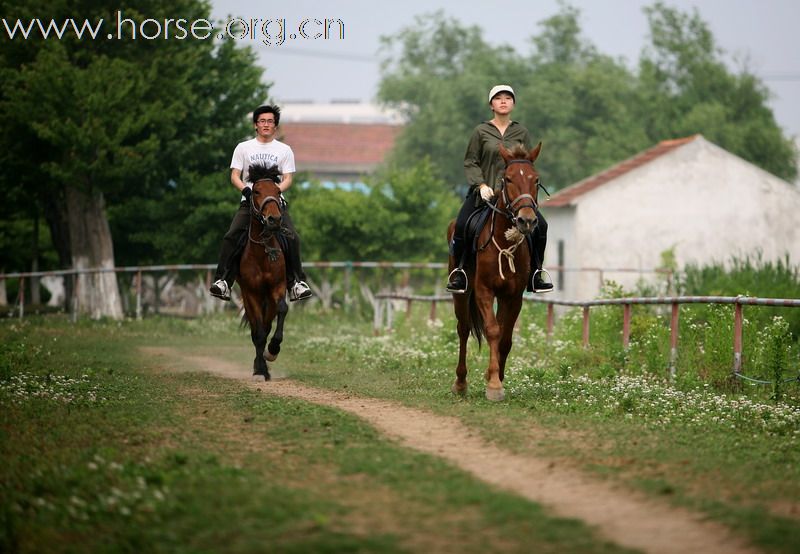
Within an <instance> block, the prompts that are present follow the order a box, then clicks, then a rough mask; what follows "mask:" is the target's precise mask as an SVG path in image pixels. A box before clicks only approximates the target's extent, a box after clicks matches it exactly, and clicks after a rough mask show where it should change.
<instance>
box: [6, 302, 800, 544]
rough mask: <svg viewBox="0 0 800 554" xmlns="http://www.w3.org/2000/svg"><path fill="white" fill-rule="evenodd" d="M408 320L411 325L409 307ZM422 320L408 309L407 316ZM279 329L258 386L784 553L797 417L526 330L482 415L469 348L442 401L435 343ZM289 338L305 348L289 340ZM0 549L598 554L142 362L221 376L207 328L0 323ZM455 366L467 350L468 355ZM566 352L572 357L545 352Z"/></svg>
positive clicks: (459, 482)
mask: <svg viewBox="0 0 800 554" xmlns="http://www.w3.org/2000/svg"><path fill="white" fill-rule="evenodd" d="M420 308H421V307H420ZM421 311H422V310H421ZM421 311H420V313H416V312H414V313H412V315H411V317H410V318H409V319H408V320H405V318H404V317H401V318H400V320H399V321H398V322H397V329H396V331H395V332H394V333H393V334H392V335H389V336H381V337H373V336H372V334H371V328H370V326H369V324H368V323H367V322H364V321H360V320H358V319H356V318H345V317H342V316H340V315H335V314H318V313H313V312H311V311H308V312H306V313H304V312H303V311H302V310H299V311H298V310H295V311H292V312H291V313H290V316H289V319H288V320H287V337H286V342H285V343H284V350H283V352H282V353H281V358H280V359H279V361H278V362H277V363H276V364H275V365H274V367H273V370H274V371H276V372H279V373H285V374H287V375H288V376H290V377H291V378H292V379H295V380H298V381H301V382H304V383H307V384H309V385H313V386H316V387H320V388H330V389H335V390H347V391H350V392H351V393H353V394H357V395H363V396H369V397H376V398H387V399H392V400H395V401H397V402H400V403H403V404H406V405H409V406H415V407H420V408H424V409H426V410H429V411H432V412H436V413H440V414H446V415H450V416H455V417H458V418H459V419H460V420H461V421H463V422H464V423H465V424H466V425H469V426H470V427H471V428H473V429H475V431H476V432H477V433H479V434H481V435H482V436H483V437H484V438H485V439H486V440H487V441H490V442H492V443H495V444H498V445H500V446H502V447H503V448H506V449H509V450H511V451H514V452H519V453H531V454H535V455H537V456H542V457H546V458H550V459H552V460H553V461H554V463H559V464H566V465H569V466H572V467H577V468H581V469H583V470H585V471H587V472H589V473H590V474H592V475H594V476H595V477H597V478H598V479H607V480H610V481H613V482H616V483H620V484H623V485H624V486H626V487H630V488H632V489H636V490H639V491H644V492H645V493H646V494H648V495H652V496H654V497H658V498H661V499H665V500H667V501H668V502H670V503H674V504H675V505H679V506H684V507H688V508H690V509H692V510H696V511H698V512H701V513H704V514H706V515H707V517H709V518H711V519H714V520H716V521H719V522H723V523H724V524H726V525H728V526H730V527H731V528H733V529H735V530H736V532H737V533H739V534H741V535H742V536H744V537H746V538H747V539H748V540H749V541H751V542H752V543H754V544H755V545H757V546H758V547H760V548H762V549H764V550H766V551H774V552H797V551H798V549H800V463H799V462H800V410H798V407H797V405H796V404H792V402H793V401H794V398H795V396H793V393H792V392H791V391H789V394H788V400H787V401H783V402H774V401H769V400H768V398H765V396H766V395H765V394H760V393H756V394H742V392H741V391H728V392H726V391H720V390H718V388H716V387H714V386H711V385H709V384H708V383H703V382H702V380H700V379H698V380H691V379H685V380H684V381H682V382H681V383H680V386H674V385H672V384H670V383H667V382H665V381H664V380H663V379H662V378H660V377H658V376H655V375H653V374H648V373H646V372H640V371H631V370H626V371H612V369H613V368H612V369H609V368H607V367H604V368H592V365H591V356H592V353H591V352H588V353H586V354H584V355H585V356H586V358H587V364H586V366H585V367H582V368H578V367H572V366H570V365H564V364H561V363H559V362H558V357H557V356H556V355H555V354H553V352H552V351H553V350H555V349H556V347H554V346H551V347H550V353H549V354H542V348H543V344H542V340H541V336H540V332H539V331H537V329H536V328H535V327H534V326H532V322H531V321H528V320H523V325H522V332H521V336H520V338H519V339H518V340H517V342H516V344H515V347H514V350H513V351H512V359H511V362H510V370H509V371H508V372H507V379H506V386H507V391H508V399H507V401H506V402H504V403H501V404H495V403H489V402H487V401H485V400H484V399H483V388H482V382H481V377H482V371H483V368H484V367H485V356H486V349H485V348H484V350H483V351H482V352H480V353H475V352H474V348H473V353H472V355H471V356H470V363H469V367H470V376H469V378H470V381H471V389H470V392H469V394H468V396H467V398H466V399H464V400H461V399H458V398H454V397H453V396H452V395H451V394H450V392H449V386H450V384H451V382H452V380H453V378H454V376H453V367H454V366H455V352H456V343H455V333H454V329H453V325H452V322H451V321H450V320H449V318H448V317H447V316H445V315H444V314H443V315H442V317H443V319H444V321H443V322H434V323H429V322H428V321H427V319H426V317H425V314H422V313H421ZM301 336H302V339H301V338H300V337H301ZM0 339H2V340H1V343H2V355H1V357H0V405H2V428H1V429H0V432H1V433H2V437H0V445H1V446H0V464H2V468H1V469H0V476H2V489H0V490H1V491H2V496H3V509H2V538H1V539H0V541H1V542H0V550H2V551H9V552H12V551H19V552H128V551H131V552H134V551H135V552H145V551H146V552H161V551H170V552H220V551H224V552H263V551H271V552H434V551H439V552H450V551H454V550H460V551H465V552H486V551H504V552H506V551H507V552H531V551H544V552H547V551H552V552H571V551H572V552H605V551H617V550H618V548H617V547H615V546H614V545H610V544H607V543H605V542H604V541H603V540H602V539H600V538H598V536H597V535H596V534H594V533H593V531H592V530H591V529H589V528H587V527H586V526H585V525H583V524H582V523H580V522H578V521H574V520H565V519H559V518H555V517H552V516H549V515H548V514H546V513H545V512H544V511H543V510H542V509H541V508H540V507H539V506H537V505H535V504H533V503H531V502H529V501H526V500H524V499H521V498H519V497H516V496H515V495H512V494H508V493H504V492H501V491H498V490H496V489H494V488H492V487H490V486H488V485H486V484H484V483H482V482H480V481H478V480H476V479H475V478H473V477H471V476H470V475H467V474H465V473H464V472H462V471H460V470H458V469H456V468H454V467H452V466H450V465H448V464H446V463H444V462H443V461H441V460H439V459H437V458H435V457H432V456H428V455H423V454H419V453H416V452H413V451H410V450H407V449H404V448H401V447H399V446H397V445H396V444H394V443H393V442H392V441H390V440H387V439H385V438H383V437H381V436H380V435H379V434H378V433H377V432H376V431H375V430H373V429H372V428H371V427H369V426H368V425H366V424H365V423H363V422H362V421H361V420H359V419H358V418H355V417H353V416H350V415H347V414H345V413H342V412H340V411H337V410H334V409H332V408H327V407H322V406H318V405H314V404H309V403H306V402H301V401H298V400H286V399H280V398H276V397H273V396H269V395H263V394H259V393H258V392H255V391H253V390H252V389H248V388H246V387H243V386H242V384H240V383H237V382H233V381H229V380H225V379H221V378H217V377H213V376H210V375H207V374H202V373H198V372H196V371H193V370H192V369H193V368H192V367H191V364H186V366H180V365H179V366H175V365H174V364H168V363H167V362H164V361H159V360H158V359H153V358H152V357H147V356H145V355H143V354H142V351H141V350H140V348H141V347H151V348H152V347H159V346H164V347H166V346H168V347H169V348H171V349H174V350H177V351H179V352H186V353H187V354H192V355H205V356H209V357H216V358H219V359H225V360H228V361H232V362H235V363H240V364H241V366H242V372H243V373H245V374H247V373H249V372H250V369H249V368H250V367H251V366H250V364H251V360H252V347H251V346H250V343H249V334H248V333H246V332H244V331H242V330H241V329H240V328H239V327H238V320H237V318H236V317H235V316H234V315H232V314H230V313H229V314H226V315H223V316H220V317H216V318H212V319H205V320H179V319H166V318H163V319H162V318H154V319H149V320H145V321H143V322H135V321H126V322H122V323H112V322H108V323H95V322H79V323H77V324H74V325H73V324H70V323H68V322H67V321H66V320H64V319H61V318H58V317H48V318H46V319H27V320H25V321H24V322H18V321H11V320H6V321H3V322H2V323H0ZM472 346H474V343H472ZM558 348H562V349H567V348H571V346H569V345H566V346H559V347H558Z"/></svg>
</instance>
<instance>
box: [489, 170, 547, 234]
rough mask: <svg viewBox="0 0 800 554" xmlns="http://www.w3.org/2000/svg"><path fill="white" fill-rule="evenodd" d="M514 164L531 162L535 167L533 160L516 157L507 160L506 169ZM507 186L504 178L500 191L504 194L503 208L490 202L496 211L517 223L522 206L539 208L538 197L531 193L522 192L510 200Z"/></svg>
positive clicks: (537, 177) (537, 179)
mask: <svg viewBox="0 0 800 554" xmlns="http://www.w3.org/2000/svg"><path fill="white" fill-rule="evenodd" d="M512 164H529V165H530V166H531V167H533V162H532V161H530V160H527V159H524V158H520V159H516V160H510V161H509V162H507V163H506V169H508V168H509V167H510V166H511V165H512ZM539 186H540V182H539V176H538V175H537V176H536V187H537V188H538V187H539ZM506 188H507V187H506V180H505V179H503V186H502V187H501V189H500V192H501V194H502V195H503V209H500V208H498V207H497V206H495V205H494V204H493V203H491V202H490V203H489V207H490V208H491V209H492V210H494V211H495V212H496V213H498V214H500V215H503V216H505V217H507V218H508V219H509V220H510V221H511V224H512V225H516V224H517V218H518V217H519V211H520V210H521V209H522V208H531V209H533V210H534V211H536V210H537V209H538V208H539V204H538V203H537V202H536V198H534V197H533V195H530V194H527V193H525V194H520V195H519V196H517V197H516V198H514V200H512V201H511V202H509V200H508V192H507V190H506ZM525 200H527V202H526V203H524V204H523V202H524V201H525ZM517 204H519V206H517ZM515 206H516V208H515ZM492 219H494V218H492ZM493 223H494V222H493Z"/></svg>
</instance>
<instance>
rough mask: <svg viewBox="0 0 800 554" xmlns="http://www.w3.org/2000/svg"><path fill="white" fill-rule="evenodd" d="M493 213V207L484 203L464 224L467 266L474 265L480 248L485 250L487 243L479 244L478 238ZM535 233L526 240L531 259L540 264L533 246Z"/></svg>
mask: <svg viewBox="0 0 800 554" xmlns="http://www.w3.org/2000/svg"><path fill="white" fill-rule="evenodd" d="M491 215H492V209H491V208H490V207H489V206H488V205H487V204H485V203H484V204H482V205H481V207H479V208H478V209H476V210H475V211H474V212H472V214H470V216H469V218H468V219H467V224H466V225H465V226H464V245H465V248H467V249H468V252H466V260H465V264H464V265H465V266H466V267H474V266H475V256H476V255H477V253H478V250H483V249H484V248H485V247H486V245H485V244H478V239H479V238H480V235H481V231H482V230H483V228H484V226H485V225H486V223H487V222H488V221H489V219H490V218H491ZM534 234H535V231H534V233H531V234H530V235H528V236H526V237H525V240H526V242H527V243H528V252H530V253H531V259H532V260H533V261H534V263H536V264H538V261H537V260H534V258H535V257H536V249H535V248H534V247H533V235H534ZM537 267H538V265H537Z"/></svg>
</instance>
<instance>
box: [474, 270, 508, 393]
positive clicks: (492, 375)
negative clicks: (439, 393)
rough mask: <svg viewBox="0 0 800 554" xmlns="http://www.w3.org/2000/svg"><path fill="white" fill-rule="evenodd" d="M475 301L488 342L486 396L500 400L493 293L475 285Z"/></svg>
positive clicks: (497, 344)
mask: <svg viewBox="0 0 800 554" xmlns="http://www.w3.org/2000/svg"><path fill="white" fill-rule="evenodd" d="M476 285H477V283H476ZM475 301H476V302H477V304H478V309H479V310H480V312H481V315H482V316H483V332H484V335H485V336H486V342H487V343H488V344H489V367H488V368H486V374H485V378H486V398H487V399H488V400H495V401H500V400H503V399H504V398H505V391H504V390H503V382H502V381H501V380H500V363H499V360H500V351H499V343H500V325H499V324H498V323H497V318H496V317H495V315H494V293H493V292H492V291H491V290H489V289H488V288H486V287H484V286H481V287H477V286H476V288H475Z"/></svg>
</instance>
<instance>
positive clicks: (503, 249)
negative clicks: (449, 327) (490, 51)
mask: <svg viewBox="0 0 800 554" xmlns="http://www.w3.org/2000/svg"><path fill="white" fill-rule="evenodd" d="M541 148H542V143H541V142H540V143H539V144H538V145H536V148H534V149H533V150H531V151H530V152H528V151H527V150H526V149H525V148H524V147H523V146H522V145H521V144H520V145H518V146H517V147H515V148H514V149H513V150H512V151H509V150H507V149H506V148H504V147H503V145H502V144H501V145H500V156H502V158H503V160H504V161H505V163H506V168H505V174H504V178H503V185H502V188H501V190H500V191H499V194H498V195H497V196H498V197H497V201H496V203H495V204H489V206H490V207H491V208H492V210H493V213H492V217H491V219H490V221H489V222H487V224H486V225H485V226H484V227H483V229H481V230H480V232H479V235H478V243H477V244H478V245H479V248H478V252H477V254H476V260H475V264H474V267H470V268H465V270H466V271H467V278H468V283H469V287H468V289H467V291H466V293H464V294H454V295H453V305H454V308H455V313H456V318H457V320H458V338H459V350H458V366H456V382H455V384H454V385H453V392H455V393H458V394H462V395H464V394H466V392H467V340H468V339H469V334H470V332H472V334H473V335H475V338H476V339H477V341H478V346H479V347H480V344H481V337H482V336H485V337H486V341H487V342H488V343H489V367H488V368H487V369H486V373H485V375H484V377H485V379H486V398H488V399H489V400H503V399H504V398H505V392H504V390H503V378H504V374H505V366H506V358H507V357H508V353H509V352H510V351H511V337H512V334H513V332H514V324H515V323H516V321H517V316H518V315H519V312H520V309H521V308H522V293H523V292H525V287H526V286H527V283H528V278H529V276H530V266H531V264H530V261H531V258H530V256H531V253H530V251H529V249H528V246H527V244H528V242H527V241H526V240H525V237H526V235H530V234H531V233H532V232H533V230H534V228H535V227H536V211H535V208H536V207H537V194H538V190H539V174H538V172H537V171H536V168H535V167H534V165H533V162H535V161H536V158H537V157H538V156H539V152H540V150H541ZM454 232H455V221H453V222H451V223H450V226H449V228H448V231H447V239H448V240H452V238H453V233H454ZM457 263H458V260H456V259H455V258H454V257H453V256H452V255H451V256H450V271H452V270H453V269H454V268H455V266H456V264H457ZM495 299H497V314H495V312H494V302H495Z"/></svg>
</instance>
